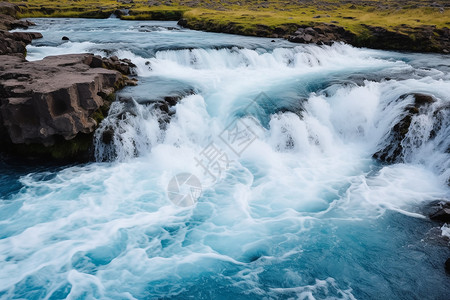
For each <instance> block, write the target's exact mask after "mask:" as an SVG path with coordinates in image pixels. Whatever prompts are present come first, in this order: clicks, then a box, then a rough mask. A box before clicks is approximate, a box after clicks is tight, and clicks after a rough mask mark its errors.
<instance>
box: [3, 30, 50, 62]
mask: <svg viewBox="0 0 450 300" xmlns="http://www.w3.org/2000/svg"><path fill="white" fill-rule="evenodd" d="M39 38H42V34H40V33H39V32H13V33H11V32H8V31H0V55H4V54H13V55H16V56H17V55H18V56H22V57H25V53H26V47H27V45H28V44H31V41H32V40H33V39H39Z"/></svg>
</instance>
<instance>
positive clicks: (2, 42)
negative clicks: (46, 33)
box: [0, 2, 42, 57]
mask: <svg viewBox="0 0 450 300" xmlns="http://www.w3.org/2000/svg"><path fill="white" fill-rule="evenodd" d="M19 11H20V8H19V6H17V5H15V4H13V3H8V2H0V55H3V54H9V55H17V56H21V57H25V55H26V46H27V45H28V44H31V41H32V40H33V39H39V38H42V34H40V33H39V32H14V33H11V32H8V30H11V29H16V28H23V29H26V28H28V27H29V26H33V25H34V23H32V22H29V21H24V20H17V13H18V12H19Z"/></svg>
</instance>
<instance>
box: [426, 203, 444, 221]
mask: <svg viewBox="0 0 450 300" xmlns="http://www.w3.org/2000/svg"><path fill="white" fill-rule="evenodd" d="M424 213H425V214H426V215H428V216H429V218H430V219H431V220H433V221H436V222H440V223H450V202H448V201H446V200H436V201H432V202H430V203H428V204H427V205H426V206H425V207H424Z"/></svg>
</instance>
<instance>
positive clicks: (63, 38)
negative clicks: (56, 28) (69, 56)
mask: <svg viewBox="0 0 450 300" xmlns="http://www.w3.org/2000/svg"><path fill="white" fill-rule="evenodd" d="M61 40H63V41H69V38H68V37H67V36H63V37H62V39H61Z"/></svg>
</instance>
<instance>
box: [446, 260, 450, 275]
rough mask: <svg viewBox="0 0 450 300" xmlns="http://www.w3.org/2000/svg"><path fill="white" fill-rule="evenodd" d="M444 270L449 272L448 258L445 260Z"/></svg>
mask: <svg viewBox="0 0 450 300" xmlns="http://www.w3.org/2000/svg"><path fill="white" fill-rule="evenodd" d="M445 270H446V271H447V272H449V273H450V258H447V260H446V261H445Z"/></svg>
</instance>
